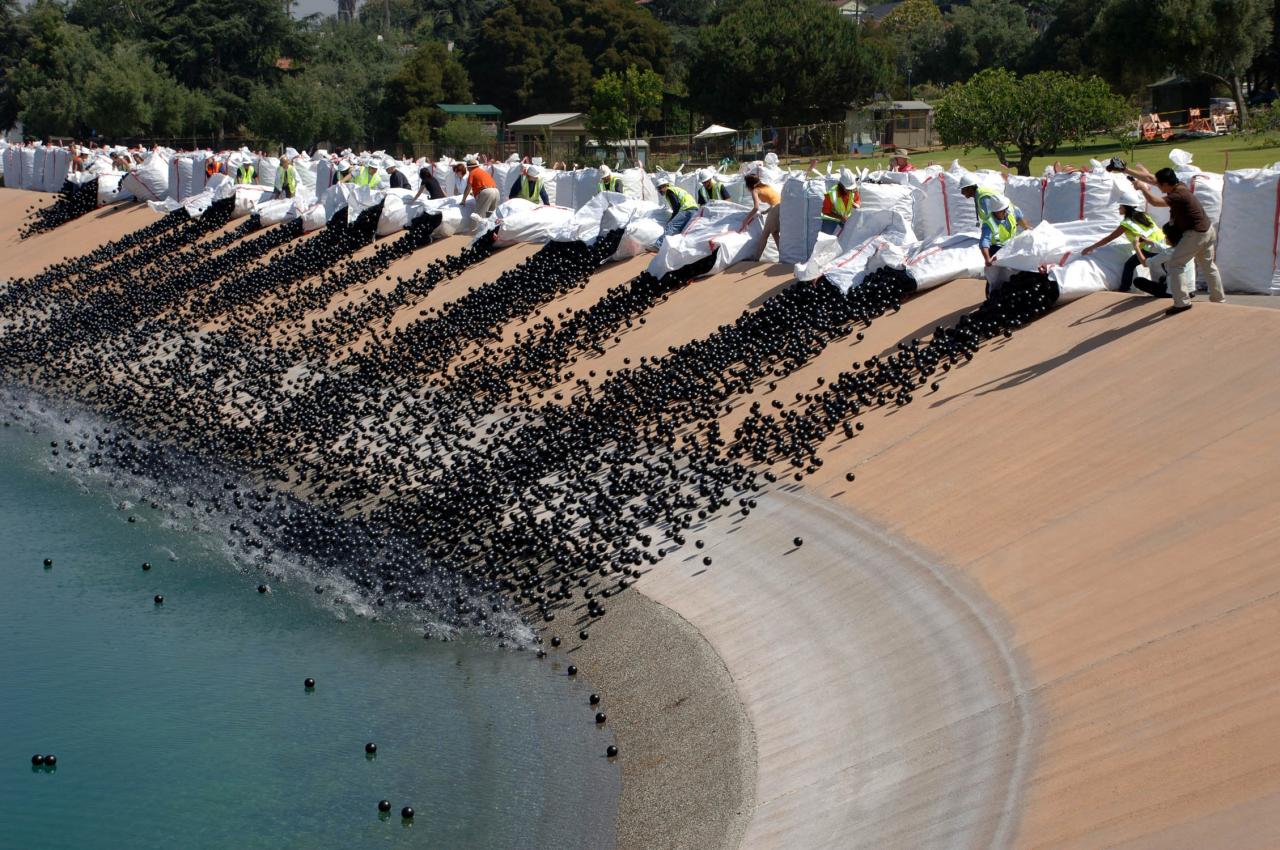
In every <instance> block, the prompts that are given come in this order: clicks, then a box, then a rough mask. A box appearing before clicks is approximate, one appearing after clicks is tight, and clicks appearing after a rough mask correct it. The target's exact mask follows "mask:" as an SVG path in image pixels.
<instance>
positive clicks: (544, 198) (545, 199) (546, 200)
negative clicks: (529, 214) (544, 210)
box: [538, 183, 551, 207]
mask: <svg viewBox="0 0 1280 850" xmlns="http://www.w3.org/2000/svg"><path fill="white" fill-rule="evenodd" d="M538 195H539V196H540V197H541V198H542V205H543V206H546V207H549V206H551V197H550V196H549V195H548V194H547V185H546V184H545V183H544V184H542V188H541V189H540V190H539V191H538Z"/></svg>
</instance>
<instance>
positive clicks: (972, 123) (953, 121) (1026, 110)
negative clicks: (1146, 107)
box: [934, 68, 1136, 175]
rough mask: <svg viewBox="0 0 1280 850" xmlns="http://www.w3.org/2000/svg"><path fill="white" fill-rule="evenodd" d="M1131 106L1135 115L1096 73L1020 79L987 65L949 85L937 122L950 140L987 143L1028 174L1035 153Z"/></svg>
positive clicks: (1049, 150)
mask: <svg viewBox="0 0 1280 850" xmlns="http://www.w3.org/2000/svg"><path fill="white" fill-rule="evenodd" d="M1131 111H1133V112H1135V115H1136V111H1134V110H1130V108H1129V106H1128V104H1127V103H1125V101H1124V100H1123V99H1122V98H1119V97H1117V96H1116V95H1114V94H1112V93H1111V89H1110V88H1109V87H1108V86H1107V84H1106V83H1105V82H1104V81H1102V80H1101V79H1099V78H1098V77H1090V78H1088V79H1082V78H1080V77H1075V76H1071V75H1069V74H1064V73H1062V72H1060V71H1041V72H1039V73H1036V74H1028V75H1027V76H1025V77H1022V78H1021V79H1019V78H1018V77H1017V76H1016V75H1015V74H1014V73H1013V72H1012V71H1009V70H1008V69H1006V68H988V69H987V70H985V71H981V72H979V73H978V74H977V75H975V76H974V77H973V79H971V80H969V81H968V82H967V83H956V84H954V85H952V86H951V87H950V88H948V89H947V90H946V92H945V94H944V95H943V97H942V98H941V100H940V101H939V102H938V104H937V106H936V107H935V110H934V126H935V127H936V128H937V130H938V133H939V134H940V135H941V136H942V140H943V141H944V142H945V143H946V144H949V145H965V146H966V147H983V148H986V149H988V150H990V151H991V152H992V153H994V154H995V155H996V157H997V158H999V160H1000V163H1001V164H1002V165H1004V166H1005V167H1006V168H1013V167H1016V168H1017V170H1018V173H1019V174H1023V175H1028V174H1030V173H1031V160H1032V158H1033V157H1037V156H1050V155H1052V154H1053V153H1054V152H1055V151H1056V150H1057V149H1058V146H1059V145H1060V144H1062V143H1063V142H1080V141H1083V140H1084V139H1086V138H1088V137H1089V136H1093V135H1096V134H1099V133H1106V132H1109V131H1111V130H1113V129H1114V128H1115V127H1117V126H1118V125H1120V124H1121V123H1123V122H1124V121H1125V120H1126V119H1127V118H1129V117H1130V115H1129V113H1130V112H1131ZM1015 154H1016V156H1015Z"/></svg>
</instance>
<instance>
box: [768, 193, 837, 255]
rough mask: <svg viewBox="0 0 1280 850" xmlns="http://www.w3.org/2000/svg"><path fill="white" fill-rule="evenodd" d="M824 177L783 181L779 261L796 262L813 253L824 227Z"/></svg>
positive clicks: (779, 214) (779, 225)
mask: <svg viewBox="0 0 1280 850" xmlns="http://www.w3.org/2000/svg"><path fill="white" fill-rule="evenodd" d="M826 191H827V181H826V179H825V178H822V177H817V178H812V179H810V178H805V177H801V176H793V177H790V178H788V179H787V180H786V181H785V182H783V184H782V209H781V210H780V211H779V213H778V255H779V261H780V262H783V263H787V264H790V265H794V264H795V263H802V262H804V261H805V260H807V259H808V258H809V255H810V254H811V253H813V246H814V244H815V243H816V242H817V240H818V233H819V231H820V229H821V223H820V219H821V217H822V196H823V195H824V194H826Z"/></svg>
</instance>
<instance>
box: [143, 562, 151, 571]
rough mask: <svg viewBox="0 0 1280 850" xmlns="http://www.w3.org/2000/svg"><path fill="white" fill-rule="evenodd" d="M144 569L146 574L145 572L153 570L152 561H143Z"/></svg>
mask: <svg viewBox="0 0 1280 850" xmlns="http://www.w3.org/2000/svg"><path fill="white" fill-rule="evenodd" d="M142 569H143V571H144V572H145V571H147V570H149V569H151V562H150V561H143V562H142Z"/></svg>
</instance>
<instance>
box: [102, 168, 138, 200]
mask: <svg viewBox="0 0 1280 850" xmlns="http://www.w3.org/2000/svg"><path fill="white" fill-rule="evenodd" d="M123 180H124V172H123V171H112V172H108V173H107V174H99V175H98V206H100V207H101V206H104V205H106V204H111V203H115V202H116V201H124V200H128V199H129V198H132V197H133V196H132V195H130V194H129V192H128V191H127V190H124V189H121V188H120V183H121V181H123Z"/></svg>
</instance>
